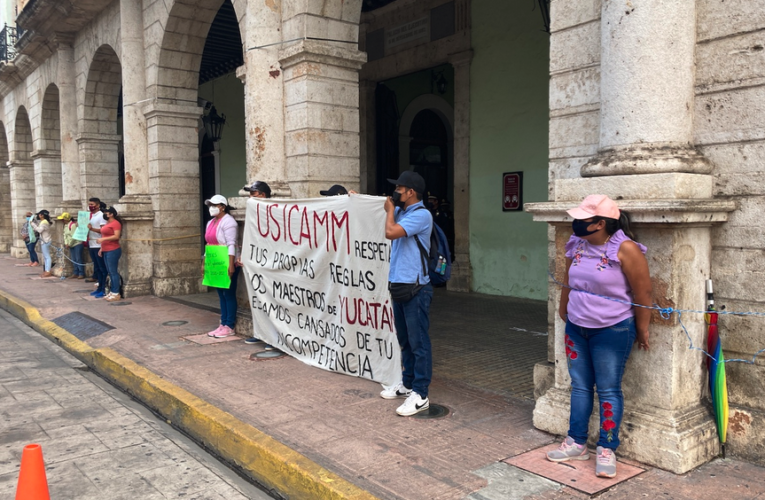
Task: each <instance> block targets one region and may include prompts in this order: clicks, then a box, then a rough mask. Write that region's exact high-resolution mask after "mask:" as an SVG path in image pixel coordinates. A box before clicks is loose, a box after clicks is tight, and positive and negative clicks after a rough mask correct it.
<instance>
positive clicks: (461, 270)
mask: <svg viewBox="0 0 765 500" xmlns="http://www.w3.org/2000/svg"><path fill="white" fill-rule="evenodd" d="M472 278H473V270H472V268H471V267H470V260H469V256H468V254H456V255H455V256H454V261H453V262H452V277H451V279H449V281H448V282H447V284H446V289H447V290H449V291H451V292H469V291H470V285H471V282H472Z"/></svg>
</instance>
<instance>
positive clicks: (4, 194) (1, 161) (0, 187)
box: [0, 122, 13, 253]
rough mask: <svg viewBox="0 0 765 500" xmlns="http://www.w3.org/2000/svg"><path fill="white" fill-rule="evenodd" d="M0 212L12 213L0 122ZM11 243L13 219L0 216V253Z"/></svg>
mask: <svg viewBox="0 0 765 500" xmlns="http://www.w3.org/2000/svg"><path fill="white" fill-rule="evenodd" d="M0 213H1V214H10V213H12V204H11V176H10V172H9V170H8V137H7V136H6V135H5V125H4V124H3V122H0ZM12 243H13V220H12V219H10V218H8V217H7V216H6V217H2V218H0V253H6V252H8V251H9V250H10V248H11V244H12Z"/></svg>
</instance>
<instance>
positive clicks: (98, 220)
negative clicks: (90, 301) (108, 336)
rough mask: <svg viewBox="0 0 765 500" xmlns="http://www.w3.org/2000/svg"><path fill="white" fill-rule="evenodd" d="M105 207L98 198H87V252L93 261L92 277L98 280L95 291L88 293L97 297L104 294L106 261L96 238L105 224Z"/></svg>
mask: <svg viewBox="0 0 765 500" xmlns="http://www.w3.org/2000/svg"><path fill="white" fill-rule="evenodd" d="M104 209H106V204H105V203H103V202H102V201H101V200H99V199H98V198H91V199H89V200H88V210H89V211H90V223H89V224H88V229H90V231H88V252H89V253H90V260H92V261H93V279H95V280H96V281H97V282H98V288H96V291H94V292H91V293H90V294H91V295H92V296H94V297H95V298H97V299H100V298H101V297H104V296H105V295H106V293H105V290H106V276H107V271H106V262H104V258H103V257H102V256H101V244H100V243H98V241H97V240H98V239H99V238H100V237H101V228H102V227H103V226H104V225H105V224H106V220H105V219H104V214H103V212H102V210H104Z"/></svg>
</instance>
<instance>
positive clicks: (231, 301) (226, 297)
mask: <svg viewBox="0 0 765 500" xmlns="http://www.w3.org/2000/svg"><path fill="white" fill-rule="evenodd" d="M240 270H241V268H240V267H238V266H237V267H234V274H233V275H232V276H231V286H229V287H228V288H218V289H217V290H218V298H219V299H220V324H221V325H224V326H227V327H229V328H234V325H235V324H236V282H237V278H239V272H240Z"/></svg>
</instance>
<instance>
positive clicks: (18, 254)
mask: <svg viewBox="0 0 765 500" xmlns="http://www.w3.org/2000/svg"><path fill="white" fill-rule="evenodd" d="M11 257H14V258H16V259H27V260H29V251H27V247H26V246H25V245H22V246H17V244H16V243H14V244H13V245H12V246H11Z"/></svg>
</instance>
